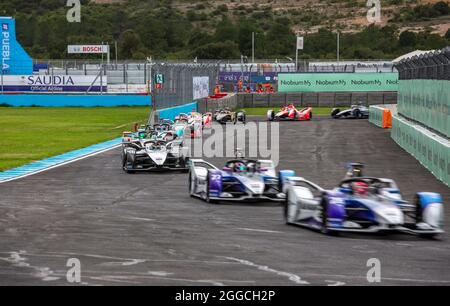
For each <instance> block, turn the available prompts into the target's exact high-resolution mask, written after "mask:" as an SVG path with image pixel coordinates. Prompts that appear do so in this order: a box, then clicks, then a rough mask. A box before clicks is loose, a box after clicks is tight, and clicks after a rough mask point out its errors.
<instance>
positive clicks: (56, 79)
mask: <svg viewBox="0 0 450 306" xmlns="http://www.w3.org/2000/svg"><path fill="white" fill-rule="evenodd" d="M107 84H108V82H107V77H106V76H104V77H103V78H102V79H100V78H99V77H96V76H80V75H4V76H3V77H2V79H1V80H0V86H1V90H2V91H4V92H86V91H88V90H89V92H100V91H107V87H108V86H107Z"/></svg>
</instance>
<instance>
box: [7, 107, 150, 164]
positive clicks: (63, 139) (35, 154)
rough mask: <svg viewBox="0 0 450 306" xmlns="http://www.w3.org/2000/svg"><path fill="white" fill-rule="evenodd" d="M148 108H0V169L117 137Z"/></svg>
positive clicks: (143, 116)
mask: <svg viewBox="0 0 450 306" xmlns="http://www.w3.org/2000/svg"><path fill="white" fill-rule="evenodd" d="M149 111H150V109H149V107H93V108H89V107H85V108H83V107H80V108H78V107H70V108H46V107H18V108H16V107H0V171H3V170H6V169H9V168H13V167H17V166H20V165H24V164H27V163H29V162H33V161H36V160H41V159H43V158H47V157H51V156H55V155H58V154H62V153H65V152H69V151H72V150H75V149H79V148H83V147H87V146H89V145H93V144H96V143H100V142H103V141H107V140H111V139H113V138H116V137H119V136H120V135H121V134H122V131H124V130H129V129H131V127H132V125H133V123H135V122H140V123H143V122H146V121H147V118H148V114H149Z"/></svg>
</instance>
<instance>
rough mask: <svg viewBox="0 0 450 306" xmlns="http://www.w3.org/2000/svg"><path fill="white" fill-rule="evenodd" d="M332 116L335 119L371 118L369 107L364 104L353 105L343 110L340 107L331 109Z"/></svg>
mask: <svg viewBox="0 0 450 306" xmlns="http://www.w3.org/2000/svg"><path fill="white" fill-rule="evenodd" d="M331 117H333V118H335V119H339V118H347V119H367V118H369V108H368V107H366V106H364V105H362V104H358V105H352V106H351V107H350V108H349V109H345V110H343V111H341V110H340V109H339V108H333V110H332V111H331Z"/></svg>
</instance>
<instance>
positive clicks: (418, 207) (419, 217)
mask: <svg viewBox="0 0 450 306" xmlns="http://www.w3.org/2000/svg"><path fill="white" fill-rule="evenodd" d="M414 204H415V206H416V211H415V213H414V215H415V216H414V217H415V219H416V223H419V222H422V220H423V219H422V218H423V210H422V205H420V198H419V196H418V195H416V196H415V197H414Z"/></svg>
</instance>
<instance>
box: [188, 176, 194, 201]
mask: <svg viewBox="0 0 450 306" xmlns="http://www.w3.org/2000/svg"><path fill="white" fill-rule="evenodd" d="M188 186H189V195H190V196H191V197H193V196H194V191H195V181H194V180H193V179H192V173H191V172H189V185H188Z"/></svg>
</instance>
